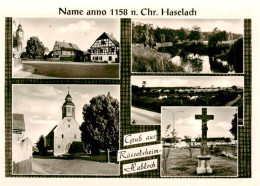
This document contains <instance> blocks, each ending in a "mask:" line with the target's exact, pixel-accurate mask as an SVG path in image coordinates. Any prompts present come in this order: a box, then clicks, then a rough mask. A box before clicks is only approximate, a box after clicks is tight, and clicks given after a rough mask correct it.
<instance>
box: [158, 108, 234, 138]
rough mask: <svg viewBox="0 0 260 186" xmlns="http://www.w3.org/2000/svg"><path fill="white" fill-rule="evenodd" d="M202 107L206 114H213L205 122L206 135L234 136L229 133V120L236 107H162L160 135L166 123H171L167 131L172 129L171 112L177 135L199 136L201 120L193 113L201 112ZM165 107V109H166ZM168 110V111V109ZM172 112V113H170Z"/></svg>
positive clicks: (165, 133) (164, 132) (163, 133)
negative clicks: (211, 117)
mask: <svg viewBox="0 0 260 186" xmlns="http://www.w3.org/2000/svg"><path fill="white" fill-rule="evenodd" d="M202 108H207V115H214V120H210V121H208V122H207V126H208V133H207V135H208V136H207V137H209V138H210V137H230V138H231V139H233V138H234V137H233V136H232V134H231V133H230V131H229V130H230V129H231V126H232V125H231V121H232V119H234V114H235V113H237V107H199V106H198V107H162V108H161V110H162V128H161V130H162V132H161V134H162V137H165V136H166V135H167V134H168V132H166V127H167V125H169V124H171V128H170V129H169V131H172V129H173V128H172V123H173V114H174V128H175V130H176V132H177V136H178V137H181V138H184V136H185V135H186V136H191V138H197V137H201V134H202V131H201V124H202V122H201V120H197V119H195V115H196V114H199V115H201V114H202ZM166 109H167V110H166ZM169 110H170V111H169ZM171 112H172V113H173V114H172V113H171Z"/></svg>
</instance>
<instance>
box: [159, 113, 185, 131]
mask: <svg viewBox="0 0 260 186" xmlns="http://www.w3.org/2000/svg"><path fill="white" fill-rule="evenodd" d="M163 110H167V111H169V112H170V113H171V114H172V127H173V132H174V118H175V114H177V113H183V112H184V111H182V110H179V111H176V112H173V111H171V110H169V109H167V108H163Z"/></svg>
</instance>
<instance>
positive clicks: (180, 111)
mask: <svg viewBox="0 0 260 186" xmlns="http://www.w3.org/2000/svg"><path fill="white" fill-rule="evenodd" d="M163 110H166V111H169V112H170V113H171V114H172V128H173V129H172V135H173V137H174V132H175V131H174V118H175V114H177V113H182V112H184V111H182V110H179V111H176V112H173V111H171V110H169V109H166V108H163ZM165 134H166V131H165ZM164 144H165V141H164ZM165 148H166V146H165V145H164V156H163V157H164V163H163V165H164V166H163V170H164V171H167V159H168V157H169V154H170V148H171V147H170V146H169V148H168V150H167V152H166V149H165Z"/></svg>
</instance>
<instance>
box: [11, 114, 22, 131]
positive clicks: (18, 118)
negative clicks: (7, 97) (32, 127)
mask: <svg viewBox="0 0 260 186" xmlns="http://www.w3.org/2000/svg"><path fill="white" fill-rule="evenodd" d="M13 130H22V131H25V123H24V115H23V114H13Z"/></svg>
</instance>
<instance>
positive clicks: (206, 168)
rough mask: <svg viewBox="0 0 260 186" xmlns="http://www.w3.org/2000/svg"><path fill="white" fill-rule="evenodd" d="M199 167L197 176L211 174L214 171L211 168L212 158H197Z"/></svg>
mask: <svg viewBox="0 0 260 186" xmlns="http://www.w3.org/2000/svg"><path fill="white" fill-rule="evenodd" d="M197 158H198V167H197V174H211V173H212V169H211V168H210V159H211V157H210V156H197Z"/></svg>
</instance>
